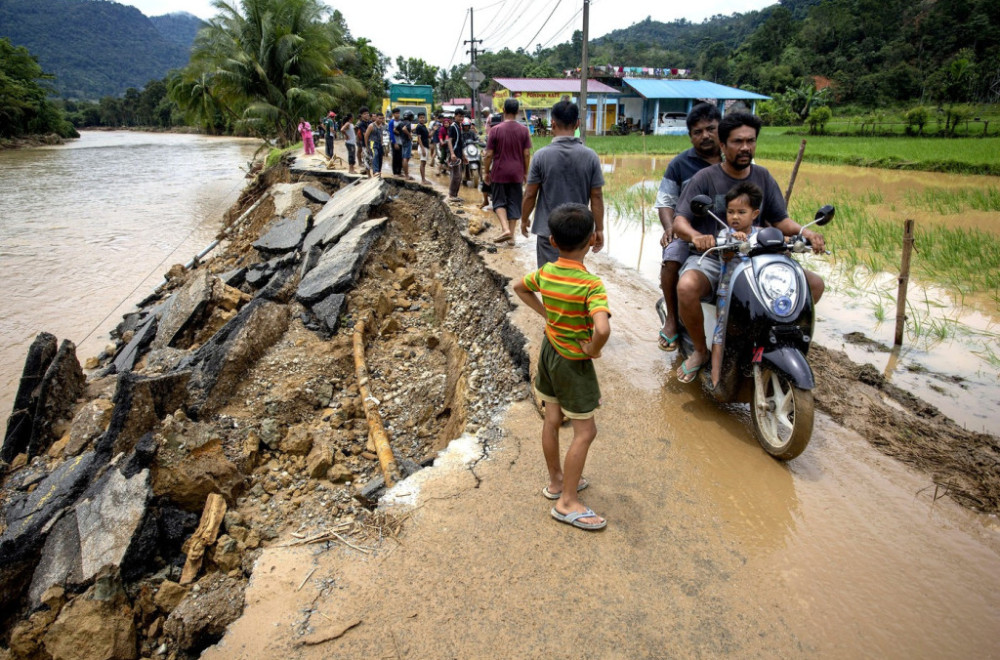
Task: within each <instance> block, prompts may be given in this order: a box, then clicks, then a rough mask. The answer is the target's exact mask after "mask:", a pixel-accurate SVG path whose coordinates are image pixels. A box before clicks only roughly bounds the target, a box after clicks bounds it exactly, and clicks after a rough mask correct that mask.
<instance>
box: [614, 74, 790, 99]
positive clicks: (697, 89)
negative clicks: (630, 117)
mask: <svg viewBox="0 0 1000 660" xmlns="http://www.w3.org/2000/svg"><path fill="white" fill-rule="evenodd" d="M624 81H625V84H626V85H628V86H629V87H631V88H632V89H634V90H635V91H636V92H638V93H639V96H642V97H645V98H647V99H725V100H728V99H745V100H757V101H765V100H767V99H769V98H771V97H770V96H764V95H763V94H755V93H754V92H747V91H744V90H742V89H737V88H736V87H726V86H725V85H720V84H718V83H714V82H708V81H706V80H657V79H655V78H624Z"/></svg>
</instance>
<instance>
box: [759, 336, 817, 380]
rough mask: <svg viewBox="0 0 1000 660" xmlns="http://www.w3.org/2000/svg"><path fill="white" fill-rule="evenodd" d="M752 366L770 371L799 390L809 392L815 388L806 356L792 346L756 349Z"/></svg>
mask: <svg viewBox="0 0 1000 660" xmlns="http://www.w3.org/2000/svg"><path fill="white" fill-rule="evenodd" d="M753 357H754V359H753V363H754V364H759V365H760V366H761V368H763V369H771V370H773V371H776V372H777V373H779V374H781V375H782V376H784V377H785V379H786V380H787V381H788V382H789V383H791V384H792V385H794V386H795V387H797V388H799V389H800V390H811V389H813V388H814V387H816V380H815V379H814V378H813V372H812V368H811V367H810V366H809V363H808V362H806V356H805V355H803V354H802V352H801V351H800V350H799V349H797V348H794V347H792V346H782V347H781V348H775V349H771V350H765V349H764V348H763V347H758V348H757V349H756V350H755V351H754V356H753Z"/></svg>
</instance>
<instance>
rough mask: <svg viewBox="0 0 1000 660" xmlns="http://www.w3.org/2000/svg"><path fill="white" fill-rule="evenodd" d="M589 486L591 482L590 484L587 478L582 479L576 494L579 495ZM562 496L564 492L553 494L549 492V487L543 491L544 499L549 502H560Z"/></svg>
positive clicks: (577, 486)
mask: <svg viewBox="0 0 1000 660" xmlns="http://www.w3.org/2000/svg"><path fill="white" fill-rule="evenodd" d="M589 485H590V482H588V481H587V480H586V479H585V478H583V477H580V483H578V484H577V485H576V492H578V493H579V492H580V491H581V490H583V489H585V488H586V487H587V486H589ZM561 496H562V491H559V492H558V493H553V492H552V491H551V490H549V487H548V486H546V487H545V488H543V489H542V497H544V498H545V499H547V500H558V499H559V498H560V497H561Z"/></svg>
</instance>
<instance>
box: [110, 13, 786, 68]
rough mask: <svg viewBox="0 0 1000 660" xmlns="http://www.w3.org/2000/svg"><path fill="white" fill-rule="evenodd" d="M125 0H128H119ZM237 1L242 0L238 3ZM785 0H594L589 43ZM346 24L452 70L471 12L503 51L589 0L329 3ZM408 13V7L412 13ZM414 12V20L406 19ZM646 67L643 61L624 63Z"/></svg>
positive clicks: (564, 30) (558, 37)
mask: <svg viewBox="0 0 1000 660" xmlns="http://www.w3.org/2000/svg"><path fill="white" fill-rule="evenodd" d="M119 1H121V0H119ZM233 1H234V2H238V0H233ZM777 1H778V0H701V1H700V2H697V3H694V2H677V1H676V0H674V1H673V2H658V3H656V2H651V3H649V4H647V3H644V2H634V1H633V2H623V1H622V0H591V4H590V38H591V39H595V38H597V37H600V36H601V35H603V34H606V33H608V32H610V31H612V30H616V29H619V28H624V27H628V26H629V25H632V24H633V23H636V22H638V21H642V20H645V18H646V17H647V16H650V17H652V19H653V20H656V21H663V22H665V23H667V22H670V21H673V20H676V19H679V18H686V19H688V20H689V21H692V22H696V23H697V22H701V21H702V20H704V19H705V18H708V17H709V16H713V15H715V14H724V15H729V14H732V13H736V12H745V11H750V10H752V9H761V8H763V7H767V6H769V5H773V4H777ZM122 4H129V5H134V6H135V7H138V8H139V10H140V11H142V13H144V14H146V15H147V16H159V15H161V14H167V13H170V12H176V11H186V12H189V13H191V14H194V15H195V16H198V17H200V18H210V17H212V16H213V15H214V14H215V10H214V9H213V7H212V3H211V0H135V1H134V2H122ZM326 4H327V5H329V6H330V7H333V8H335V9H339V10H340V11H341V13H342V14H343V15H344V17H345V18H346V19H347V26H348V28H350V30H351V34H352V35H353V36H354V37H367V38H368V39H370V40H371V41H372V43H373V44H374V45H375V47H376V48H378V49H379V50H381V51H382V52H383V53H385V54H386V55H388V56H390V57H391V58H392V60H393V61H395V59H396V56H397V55H402V56H404V57H419V58H421V59H423V60H424V61H426V62H428V63H429V64H432V65H435V66H438V67H446V66H450V65H452V64H458V63H460V62H467V61H468V59H469V56H468V54H466V50H468V45H466V44H461V43H459V42H460V41H464V40H466V39H468V38H469V23H468V20H469V11H468V8H469V7H470V6H471V7H472V8H473V10H474V11H473V21H474V23H473V25H474V27H475V31H476V38H477V39H483V42H484V43H483V44H482V46H480V47H481V48H486V49H487V50H491V51H498V50H500V49H502V48H504V47H505V46H506V47H509V48H510V49H511V50H515V49H517V48H526V49H527V50H528V51H534V49H535V44H539V43H540V44H542V45H543V46H550V45H554V44H558V43H561V42H563V41H566V40H568V39H569V38H570V36H571V35H572V34H573V30H576V29H580V28H582V25H583V16H582V8H583V0H474V1H472V2H468V4H466V3H461V2H458V3H455V2H452V3H449V2H433V3H420V2H403V1H401V0H388V1H382V2H378V1H376V2H369V1H368V0H352V1H351V2H327V3H326ZM407 8H409V13H407V12H408V10H407ZM407 15H412V16H413V17H414V18H413V20H412V21H408V20H406V19H405V18H404V17H405V16H407ZM621 64H622V65H633V66H642V64H643V63H642V62H622V63H621Z"/></svg>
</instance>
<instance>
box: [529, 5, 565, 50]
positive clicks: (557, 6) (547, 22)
mask: <svg viewBox="0 0 1000 660" xmlns="http://www.w3.org/2000/svg"><path fill="white" fill-rule="evenodd" d="M561 4H562V0H557V1H556V6H555V7H553V8H552V11H551V12H549V15H548V16H547V17H546V19H545V22H544V23H542V27H540V28H538V32H536V33H535V36H534V37H532V38H531V39H528V44H527V45H526V46H525V47H524V50H528V46H530V45H531V42H532V41H534V40H535V37H537V36H538V35H540V34H541V33H542V30H544V29H545V26H546V25H548V24H549V19H551V18H552V14H554V13H556V10H557V9H559V5H561Z"/></svg>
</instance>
